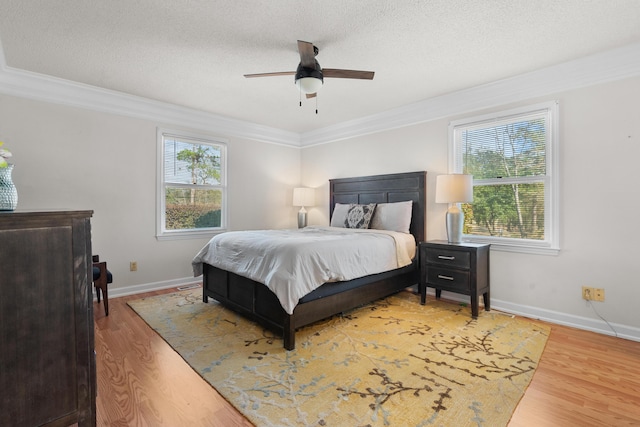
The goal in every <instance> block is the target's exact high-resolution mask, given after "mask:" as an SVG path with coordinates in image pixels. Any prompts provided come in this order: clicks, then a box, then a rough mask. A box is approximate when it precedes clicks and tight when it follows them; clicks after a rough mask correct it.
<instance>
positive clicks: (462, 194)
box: [436, 174, 473, 243]
mask: <svg viewBox="0 0 640 427" xmlns="http://www.w3.org/2000/svg"><path fill="white" fill-rule="evenodd" d="M470 202H473V176H472V175H466V174H451V175H438V177H437V178H436V203H450V204H451V205H450V206H449V209H448V210H447V240H448V241H449V243H460V242H462V226H463V225H464V212H462V210H461V209H460V206H459V203H470Z"/></svg>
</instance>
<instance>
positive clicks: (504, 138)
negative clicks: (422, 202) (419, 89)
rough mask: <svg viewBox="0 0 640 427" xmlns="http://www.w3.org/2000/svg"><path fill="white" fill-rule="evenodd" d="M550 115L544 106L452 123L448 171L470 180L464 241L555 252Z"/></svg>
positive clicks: (552, 112)
mask: <svg viewBox="0 0 640 427" xmlns="http://www.w3.org/2000/svg"><path fill="white" fill-rule="evenodd" d="M556 114H557V112H556V103H550V104H545V105H544V106H535V107H532V108H530V109H527V108H525V109H519V110H517V111H508V112H503V113H498V114H495V115H491V116H482V117H479V118H472V119H467V120H464V121H457V122H454V123H452V125H451V130H452V132H451V134H452V145H453V159H454V161H453V169H454V172H458V173H465V174H471V175H473V178H474V190H473V196H474V200H473V203H469V204H465V205H463V206H462V209H463V210H464V213H465V224H464V230H463V231H464V234H465V235H466V237H467V238H469V239H471V240H479V241H489V242H491V243H495V244H498V245H500V244H502V245H511V246H521V247H526V246H530V247H535V248H549V249H556V250H557V248H558V242H557V231H556V228H557V212H556V211H557V203H556V201H555V200H556V197H557V191H556V188H555V187H556V184H555V181H556V179H557V178H556V176H557V173H554V170H553V162H552V158H553V157H554V149H555V147H553V144H555V143H556V138H555V135H554V129H555V126H554V124H555V123H554V122H555V115H556Z"/></svg>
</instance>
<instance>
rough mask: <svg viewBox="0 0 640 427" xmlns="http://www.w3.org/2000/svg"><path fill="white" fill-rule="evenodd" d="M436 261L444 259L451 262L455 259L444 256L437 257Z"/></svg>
mask: <svg viewBox="0 0 640 427" xmlns="http://www.w3.org/2000/svg"><path fill="white" fill-rule="evenodd" d="M438 259H446V260H449V261H453V260H454V259H456V257H454V256H445V255H438Z"/></svg>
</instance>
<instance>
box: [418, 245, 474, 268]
mask: <svg viewBox="0 0 640 427" xmlns="http://www.w3.org/2000/svg"><path fill="white" fill-rule="evenodd" d="M470 260H471V258H470V255H469V252H462V251H450V250H447V249H439V248H438V249H435V248H428V249H427V263H429V264H439V265H446V266H448V267H456V268H466V269H469V268H470V267H471V261H470Z"/></svg>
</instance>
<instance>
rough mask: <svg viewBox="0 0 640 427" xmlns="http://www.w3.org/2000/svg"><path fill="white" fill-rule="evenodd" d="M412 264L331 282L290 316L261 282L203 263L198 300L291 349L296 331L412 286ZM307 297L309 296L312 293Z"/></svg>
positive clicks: (414, 274)
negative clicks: (253, 324)
mask: <svg viewBox="0 0 640 427" xmlns="http://www.w3.org/2000/svg"><path fill="white" fill-rule="evenodd" d="M415 264H416V263H415V262H414V264H412V265H411V266H409V267H405V268H402V269H398V270H396V271H394V272H386V273H380V274H376V275H372V276H368V277H367V278H365V279H356V280H353V281H350V282H341V283H331V284H329V285H330V286H332V287H335V289H334V290H333V291H332V292H330V293H328V294H325V293H323V292H322V291H321V290H320V288H319V289H318V290H316V291H317V292H316V291H314V292H316V294H317V295H319V297H318V298H315V299H314V298H310V299H308V300H306V301H304V302H300V303H299V304H298V305H297V306H296V308H295V310H294V312H293V314H291V315H290V314H288V313H287V312H285V311H284V309H283V308H282V306H281V305H280V302H279V301H278V298H277V297H276V296H275V294H274V293H273V292H271V291H270V290H269V288H267V287H266V286H265V285H263V284H262V283H258V282H255V281H253V280H251V279H247V278H245V277H242V276H239V275H237V274H235V273H231V272H228V271H225V270H221V269H219V268H216V267H213V266H211V265H208V264H204V278H203V286H202V289H203V297H202V298H203V301H204V302H205V303H206V302H208V301H209V297H211V298H213V299H215V300H216V301H218V302H220V303H222V304H224V305H225V306H227V307H229V308H231V309H232V310H235V311H237V312H239V313H240V314H242V315H244V316H245V317H247V318H249V319H251V320H253V321H256V322H258V323H260V324H261V325H263V326H265V327H266V328H269V329H271V330H273V331H275V332H277V333H281V334H282V337H283V341H284V348H286V349H287V350H293V349H294V348H295V331H296V329H298V328H301V327H303V326H306V325H309V324H311V323H314V322H317V321H319V320H322V319H326V318H327V317H331V316H333V315H334V314H338V313H341V312H344V311H347V310H351V309H353V308H356V307H358V306H361V305H363V304H366V303H369V302H371V301H375V300H378V299H380V298H384V297H386V296H389V295H391V294H393V293H396V292H398V291H400V290H402V289H405V288H407V287H409V286H413V285H414V284H416V283H417V282H418V274H417V270H416V268H415ZM325 286H326V285H325ZM343 289H344V290H343ZM310 295H311V296H312V297H313V293H312V294H310Z"/></svg>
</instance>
